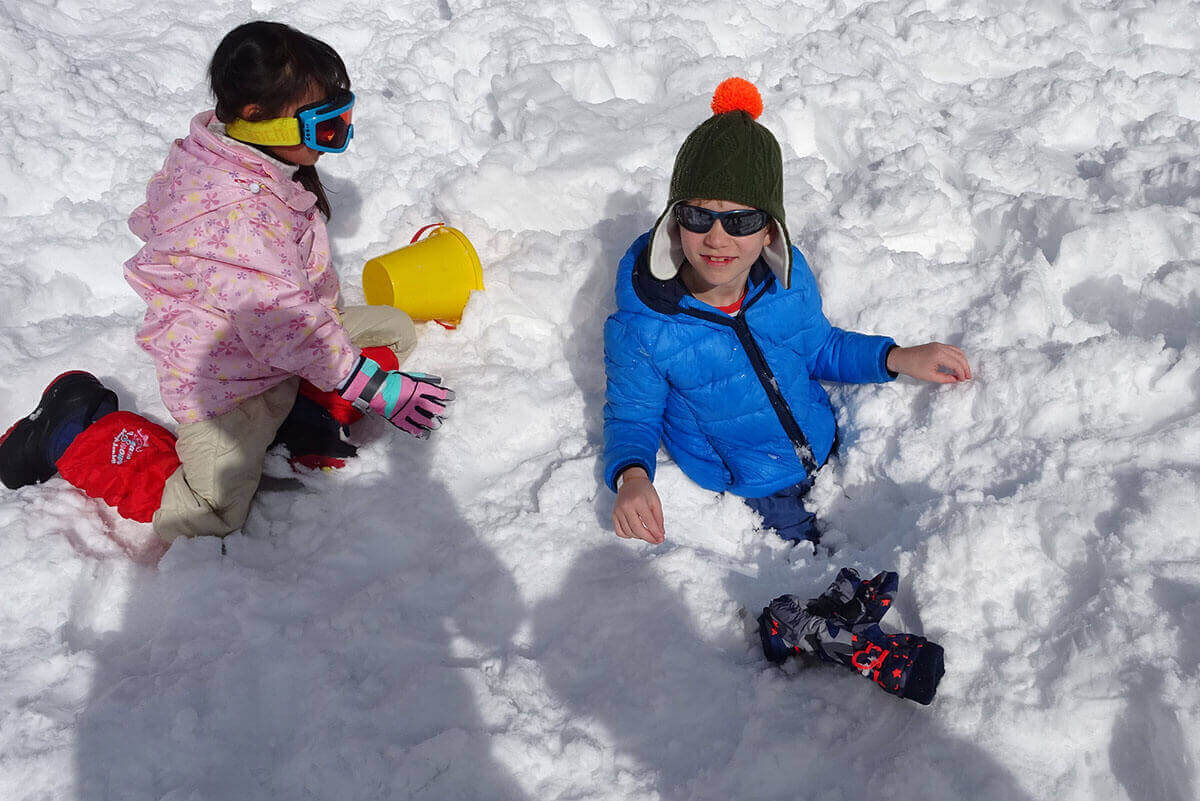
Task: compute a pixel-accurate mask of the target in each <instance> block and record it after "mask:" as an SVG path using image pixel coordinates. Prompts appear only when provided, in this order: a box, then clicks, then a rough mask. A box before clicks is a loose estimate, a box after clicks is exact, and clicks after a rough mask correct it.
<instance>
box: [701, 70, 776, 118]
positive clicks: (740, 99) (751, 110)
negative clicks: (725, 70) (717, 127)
mask: <svg viewBox="0 0 1200 801" xmlns="http://www.w3.org/2000/svg"><path fill="white" fill-rule="evenodd" d="M712 110H713V114H724V113H726V112H727V111H744V112H746V113H747V114H749V115H750V116H751V117H752V118H754V119H758V115H759V114H762V110H763V102H762V95H760V94H759V93H758V90H757V89H755V88H754V84H752V83H750V82H749V81H747V80H745V79H744V78H726V79H725V80H723V81H721V83H720V85H718V86H717V91H715V92H713V99H712Z"/></svg>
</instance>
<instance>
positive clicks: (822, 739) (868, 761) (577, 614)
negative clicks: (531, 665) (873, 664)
mask: <svg viewBox="0 0 1200 801" xmlns="http://www.w3.org/2000/svg"><path fill="white" fill-rule="evenodd" d="M653 564H654V563H653V557H652V556H649V555H648V554H639V553H637V552H635V551H632V550H631V549H630V548H628V547H626V546H623V545H620V544H613V545H608V546H603V547H600V548H596V549H595V550H593V551H591V552H589V553H587V554H584V555H582V556H581V557H579V558H578V559H577V560H576V562H575V564H574V565H573V567H572V570H571V572H570V574H569V575H568V577H567V579H566V581H565V582H564V584H563V587H562V590H561V591H560V592H559V593H558V595H557V596H556V597H553V598H550V599H548V600H546V601H544V602H543V603H541V604H540V605H539V606H538V607H537V608H536V609H535V610H534V624H535V643H536V646H535V647H536V652H537V659H538V662H539V664H540V665H541V667H542V670H543V674H544V676H545V678H546V681H547V683H548V685H549V686H550V688H551V689H552V690H553V692H554V693H555V694H556V695H557V696H558V697H559V698H560V699H561V701H562V702H563V704H564V706H566V707H567V708H568V709H569V710H570V712H569V714H568V716H567V720H566V723H565V724H564V726H563V731H561V732H560V735H559V736H560V737H562V738H563V739H564V741H568V740H569V741H571V742H574V743H578V742H585V743H586V742H590V743H592V744H593V747H595V748H603V745H602V744H603V743H604V742H612V743H614V744H615V747H616V752H617V753H616V754H615V755H614V757H613V761H614V762H615V766H614V772H616V773H618V774H622V773H624V774H630V775H632V776H634V777H636V778H637V779H638V780H639V781H640V782H643V783H645V784H650V785H651V787H649V788H643V787H638V788H636V789H637V790H640V791H642V790H650V789H652V790H654V791H657V792H658V793H659V794H660V795H661V797H663V798H665V799H713V800H714V801H716V799H730V798H754V799H761V800H762V801H767V800H768V799H795V798H797V797H803V798H826V797H828V798H841V797H855V796H856V795H872V794H875V791H874V790H872V788H878V787H887V788H888V795H889V796H894V797H897V798H924V799H930V800H931V801H959V800H960V799H962V798H978V799H995V801H1023V799H1028V797H1029V796H1028V795H1027V794H1026V793H1025V792H1024V791H1022V790H1021V788H1020V787H1019V785H1018V784H1017V782H1016V781H1015V780H1014V779H1013V777H1012V776H1011V775H1010V774H1009V773H1008V772H1007V771H1006V770H1005V769H1004V768H1003V767H1002V766H1001V765H999V764H998V763H997V762H996V761H995V760H993V759H992V758H991V757H989V756H988V755H987V754H986V753H985V752H983V751H982V750H981V749H979V748H978V747H976V746H975V745H973V744H972V743H970V742H967V741H964V740H959V739H956V738H954V737H952V736H950V735H948V734H946V733H945V732H944V730H943V727H942V725H941V724H940V723H939V721H938V717H937V715H936V714H934V713H933V712H932V711H931V710H928V709H924V708H921V707H917V706H916V705H914V704H913V703H912V702H909V701H902V700H900V699H897V698H893V697H890V696H887V695H885V694H883V693H882V692H881V691H880V690H879V689H878V688H875V687H873V686H871V684H870V683H868V682H866V681H865V680H863V679H862V678H860V677H858V676H855V675H853V674H851V673H849V672H848V671H844V670H838V669H837V668H833V667H830V668H824V669H822V668H821V667H817V668H813V669H809V670H806V671H803V672H798V671H796V670H794V669H793V670H790V671H785V670H780V669H777V668H773V667H769V666H767V664H766V662H765V661H764V660H763V659H762V656H761V652H759V651H758V650H757V649H756V648H754V647H753V646H751V647H746V644H745V643H743V642H742V637H741V632H736V633H734V632H731V631H730V629H731V628H732V627H734V626H738V625H740V624H738V623H737V622H736V621H731V620H729V619H727V618H730V617H732V616H730V615H725V614H722V613H717V612H715V611H714V612H713V613H712V614H702V615H699V616H698V615H697V614H695V613H693V612H690V611H689V609H688V606H687V604H685V603H684V601H683V600H682V598H681V596H680V594H679V593H678V592H676V591H674V590H672V589H671V588H669V587H668V586H666V584H665V583H664V582H663V580H662V579H661V578H660V577H659V576H658V575H657V574H656V572H655V570H654V568H653ZM781 592H782V590H781ZM715 595H719V593H718V594H715ZM715 595H714V597H710V598H699V599H698V603H701V604H711V608H712V609H713V610H716V608H717V607H718V605H719V604H720V602H721V600H722V599H721V598H719V597H715ZM757 611H758V610H757V609H755V610H752V611H750V614H751V615H755V614H756V613H757ZM701 621H703V623H705V624H707V625H709V626H710V627H711V630H704V629H703V628H698V626H697V624H698V623H701ZM730 643H735V644H734V645H730ZM936 703H937V702H936V701H935V704H936ZM801 788H802V789H801Z"/></svg>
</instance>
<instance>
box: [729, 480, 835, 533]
mask: <svg viewBox="0 0 1200 801" xmlns="http://www.w3.org/2000/svg"><path fill="white" fill-rule="evenodd" d="M814 480H815V479H814V478H813V476H809V477H808V478H806V479H804V480H803V481H801V482H800V483H799V484H793V485H792V486H790V487H785V488H784V489H781V490H780V491H779V492H776V493H775V494H774V495H768V496H766V497H765V498H743V499H742V500H744V501H745V502H746V505H747V506H749V507H750V508H751V509H753V510H754V511H756V512H758V513H759V514H760V515H762V519H763V527H764V528H773V529H775V532H776V533H777V534H778V535H779V536H780V537H783V538H784V539H785V540H791V541H793V542H802V541H803V540H808V541H810V542H819V541H820V539H821V531H820V529H818V528H817V516H816V515H814V514H813V513H812V512H810V511H808V509H806V508H804V496H805V495H807V494H808V491H809V490H810V489H812V485H813V481H814Z"/></svg>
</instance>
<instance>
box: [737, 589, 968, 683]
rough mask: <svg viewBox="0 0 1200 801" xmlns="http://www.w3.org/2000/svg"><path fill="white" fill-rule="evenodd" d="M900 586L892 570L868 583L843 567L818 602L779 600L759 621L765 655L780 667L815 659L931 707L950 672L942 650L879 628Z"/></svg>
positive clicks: (920, 639)
mask: <svg viewBox="0 0 1200 801" xmlns="http://www.w3.org/2000/svg"><path fill="white" fill-rule="evenodd" d="M899 583H900V582H899V576H898V575H897V574H896V573H893V572H890V571H886V572H883V573H880V574H878V575H877V576H875V577H874V578H873V579H871V580H869V581H863V580H862V579H861V578H860V577H859V575H858V573H857V572H856V571H855V570H853V569H852V568H842V570H841V572H839V573H838V576H837V578H836V579H835V580H834V582H833V583H832V584H830V585H829V589H827V590H826V591H825V592H824V593H822V594H821V595H819V596H817V597H816V598H811V599H809V600H808V601H801V600H800V599H799V598H798V597H797V596H795V595H781V596H779V597H778V598H776V599H775V600H773V601H771V604H770V605H769V606H767V607H766V608H765V609H763V611H762V615H760V616H759V618H758V625H759V637H760V638H761V640H762V646H763V654H764V655H765V656H766V657H767V659H768V660H769V661H771V662H775V663H779V662H783V661H784V660H785V659H786V658H787V657H788V656H790V655H793V654H806V653H807V654H815V655H816V656H818V657H820V658H821V659H822V660H824V661H827V662H835V663H837V664H839V665H845V666H846V667H848V668H850V669H851V670H853V671H855V672H857V673H859V674H860V675H862V676H865V677H867V678H869V679H871V680H872V681H873V682H875V683H876V684H878V685H879V686H880V687H881V688H882V689H883V690H884V692H887V693H891V694H892V695H898V696H900V697H901V698H907V699H909V700H912V701H916V702H917V703H919V704H929V703H930V702H931V701H933V697H934V694H935V693H936V692H937V685H938V682H939V681H940V680H941V678H942V676H943V675H944V674H945V672H946V670H945V665H944V652H943V650H942V647H941V646H940V645H938V644H937V643H935V642H930V641H929V640H927V639H925V638H924V637H920V636H918V635H915V634H889V633H887V632H885V631H883V630H882V629H881V628H880V627H879V621H880V619H882V618H883V616H884V615H885V614H887V611H888V609H890V608H891V604H892V598H893V596H894V595H895V593H896V589H897V588H898V586H899Z"/></svg>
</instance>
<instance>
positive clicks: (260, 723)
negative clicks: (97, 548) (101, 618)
mask: <svg viewBox="0 0 1200 801" xmlns="http://www.w3.org/2000/svg"><path fill="white" fill-rule="evenodd" d="M373 425H374V428H373V429H372V428H371V426H370V425H369V426H368V430H369V431H370V432H371V434H372V436H377V437H378V438H382V439H384V440H385V443H384V447H386V448H387V457H386V459H385V460H384V461H383V464H381V465H379V469H378V470H377V471H374V472H368V471H364V472H363V473H361V474H360V475H359V476H358V477H357V480H356V481H354V482H350V481H344V480H341V478H340V477H335V478H332V479H327V480H324V481H322V480H321V477H320V476H318V477H317V480H316V481H315V482H314V483H315V484H316V485H318V486H316V487H313V488H308V489H300V490H294V489H293V490H290V491H266V492H260V495H259V496H258V497H257V498H256V499H255V503H254V507H253V510H252V512H251V517H250V519H249V520H248V521H247V524H246V526H245V529H244V531H245V532H246V533H244V534H236V535H233V536H231V537H230V538H228V540H227V543H226V544H227V546H228V554H227V555H226V556H224V557H222V556H220V544H219V543H218V542H217V541H215V540H212V539H200V540H186V541H181V542H178V543H176V544H175V545H173V546H172V553H168V555H167V557H166V558H165V559H164V562H163V564H162V566H161V568H160V570H159V571H149V570H147V571H144V572H142V573H139V574H138V576H137V577H136V578H135V579H134V580H133V581H132V587H131V589H130V594H129V597H128V600H127V606H126V611H125V614H124V619H123V621H122V625H121V627H120V629H119V630H116V631H109V632H96V631H92V630H90V629H89V628H87V627H85V626H71V624H68V627H64V637H65V638H66V639H67V640H68V644H69V645H72V646H73V647H75V648H81V649H89V650H93V651H94V652H95V654H96V660H97V662H98V664H97V666H96V668H95V671H94V680H93V689H92V694H91V698H90V700H89V702H88V705H87V707H86V709H84V710H83V711H82V712H81V713H80V715H79V717H78V724H77V725H78V730H79V742H78V747H77V751H76V767H77V787H78V794H77V796H76V797H77V798H79V799H87V800H88V801H98V800H99V799H110V798H112V799H116V798H120V799H153V800H154V801H157V800H158V799H162V798H171V799H174V798H180V799H184V798H187V799H193V798H194V799H214V800H215V799H235V798H236V799H260V798H261V799H278V798H321V799H324V798H421V799H447V798H475V797H481V794H485V795H486V797H488V798H496V799H519V798H523V797H524V796H523V793H522V792H521V791H520V789H519V788H518V786H517V785H516V783H515V782H514V780H513V778H512V777H511V776H510V775H509V773H508V771H507V769H506V768H505V767H504V766H502V765H500V764H499V763H498V762H496V761H495V759H494V758H493V757H492V755H491V754H492V744H491V742H490V734H489V731H488V727H487V725H486V724H485V722H484V720H483V719H482V717H481V715H480V712H479V710H478V708H477V705H476V703H475V697H474V693H473V690H472V682H474V683H479V682H480V681H482V680H484V679H482V678H480V677H475V678H472V677H471V676H469V675H468V674H472V673H486V671H487V670H488V666H489V665H490V664H492V663H493V662H496V661H498V658H497V657H498V656H500V655H502V654H503V653H504V651H505V650H506V649H507V648H508V641H509V637H510V635H511V634H512V632H513V630H514V627H515V626H516V625H517V624H518V623H519V621H520V620H521V619H522V617H523V615H524V608H523V605H522V603H521V601H520V599H519V597H518V596H517V593H516V588H515V585H514V583H513V581H512V578H511V576H510V575H509V573H508V572H507V570H506V569H505V568H504V567H503V566H502V565H501V564H500V562H499V561H498V560H497V559H496V557H495V555H494V554H493V553H492V552H491V551H490V550H489V549H488V548H487V547H486V546H484V544H483V543H482V542H480V540H479V538H478V537H477V536H476V535H475V532H474V531H473V530H472V528H471V527H470V525H469V524H468V523H467V521H466V520H465V519H464V518H463V517H462V516H461V514H460V513H459V512H458V510H457V508H456V505H455V502H454V499H453V497H452V496H451V495H450V493H449V492H448V491H447V490H446V489H445V488H444V487H443V486H442V485H441V484H440V483H439V482H438V481H435V480H433V479H431V478H430V477H429V476H430V472H429V469H430V464H431V460H432V459H433V458H435V455H436V447H435V444H436V443H435V442H417V441H415V440H410V439H408V438H407V437H405V436H404V435H403V434H400V433H398V432H394V431H391V430H390V429H386V428H385V424H383V423H381V422H379V421H375V423H374V424H373ZM374 447H376V448H377V447H379V446H378V444H377V445H375V446H374ZM321 485H323V486H321ZM176 549H180V550H179V551H178V552H176ZM93 580H95V579H94V577H93V576H90V575H89V576H85V577H84V578H83V579H82V581H83V582H87V581H93ZM485 788H486V789H485Z"/></svg>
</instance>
